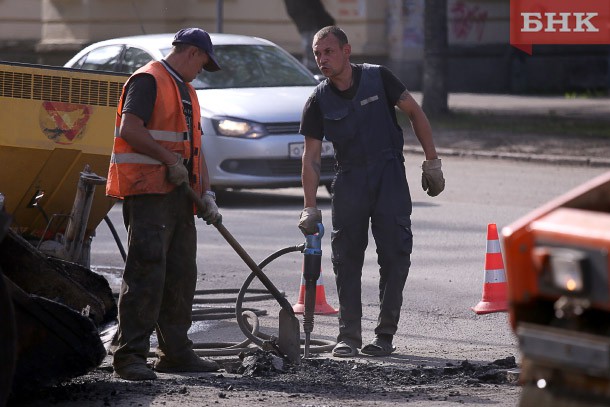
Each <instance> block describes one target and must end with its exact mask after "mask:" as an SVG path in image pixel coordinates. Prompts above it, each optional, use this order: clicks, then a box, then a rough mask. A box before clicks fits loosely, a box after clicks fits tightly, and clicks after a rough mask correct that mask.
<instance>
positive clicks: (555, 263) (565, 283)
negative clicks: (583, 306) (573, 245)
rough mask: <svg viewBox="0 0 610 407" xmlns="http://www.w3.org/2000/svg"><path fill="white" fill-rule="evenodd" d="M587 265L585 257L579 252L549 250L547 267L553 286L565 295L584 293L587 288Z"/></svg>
mask: <svg viewBox="0 0 610 407" xmlns="http://www.w3.org/2000/svg"><path fill="white" fill-rule="evenodd" d="M587 264H588V260H587V255H586V254H585V253H583V252H581V251H579V250H573V249H553V250H551V253H550V256H549V265H550V268H551V276H552V281H553V285H554V286H555V287H556V288H558V289H560V290H561V291H563V292H565V293H572V294H582V293H584V291H585V289H586V288H587V287H586V286H587V284H586V278H587V276H586V272H587V268H588V266H587Z"/></svg>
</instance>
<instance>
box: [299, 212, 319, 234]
mask: <svg viewBox="0 0 610 407" xmlns="http://www.w3.org/2000/svg"><path fill="white" fill-rule="evenodd" d="M319 223H322V211H321V210H319V209H318V208H314V207H307V208H305V209H303V211H302V212H301V218H300V219H299V229H301V232H303V234H305V235H313V234H315V233H317V232H318V224H319Z"/></svg>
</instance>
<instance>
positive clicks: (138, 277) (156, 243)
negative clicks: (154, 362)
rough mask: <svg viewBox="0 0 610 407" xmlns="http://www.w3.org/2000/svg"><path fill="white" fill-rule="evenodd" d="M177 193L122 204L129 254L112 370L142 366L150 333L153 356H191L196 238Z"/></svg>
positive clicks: (183, 201)
mask: <svg viewBox="0 0 610 407" xmlns="http://www.w3.org/2000/svg"><path fill="white" fill-rule="evenodd" d="M192 208H193V207H192V203H191V202H190V200H189V199H188V197H187V195H186V192H185V191H184V189H183V188H175V189H174V190H173V191H172V192H170V193H168V194H165V195H137V196H131V197H127V198H126V199H125V201H124V202H123V220H124V222H125V227H126V228H127V232H128V242H129V251H128V255H127V262H126V264H125V271H124V273H123V282H122V285H121V291H120V296H119V302H118V308H119V331H118V336H117V340H118V343H117V344H116V346H115V347H114V360H113V365H114V366H115V367H122V366H127V365H130V364H133V363H146V356H147V354H148V352H149V349H150V335H151V334H152V332H153V330H155V329H156V332H157V338H158V341H159V354H160V355H167V357H170V358H172V359H173V358H176V359H179V358H180V357H181V356H183V355H186V354H188V353H190V352H192V346H193V343H192V342H191V341H190V339H189V338H188V335H187V333H188V330H189V328H190V326H191V313H192V304H193V297H194V294H195V286H196V282H197V262H196V248H197V233H196V229H195V221H194V216H193V209H192Z"/></svg>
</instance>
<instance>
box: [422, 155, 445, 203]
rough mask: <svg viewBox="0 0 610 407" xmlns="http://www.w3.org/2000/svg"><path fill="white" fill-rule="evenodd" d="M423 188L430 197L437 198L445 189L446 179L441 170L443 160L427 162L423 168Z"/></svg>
mask: <svg viewBox="0 0 610 407" xmlns="http://www.w3.org/2000/svg"><path fill="white" fill-rule="evenodd" d="M421 169H422V174H421V186H422V188H423V189H424V191H426V192H427V193H428V195H430V196H437V195H438V194H440V193H441V192H443V190H444V189H445V178H443V170H442V169H441V159H440V158H436V159H434V160H426V161H424V162H423V163H422V166H421Z"/></svg>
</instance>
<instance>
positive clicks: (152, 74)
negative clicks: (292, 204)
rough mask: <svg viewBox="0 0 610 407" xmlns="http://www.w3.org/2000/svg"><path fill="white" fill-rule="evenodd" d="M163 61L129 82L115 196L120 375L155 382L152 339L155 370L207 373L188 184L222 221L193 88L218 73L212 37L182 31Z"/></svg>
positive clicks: (115, 157) (120, 115) (118, 135)
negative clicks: (122, 231) (192, 333)
mask: <svg viewBox="0 0 610 407" xmlns="http://www.w3.org/2000/svg"><path fill="white" fill-rule="evenodd" d="M172 45H173V48H172V50H171V52H170V53H169V54H168V55H167V57H166V58H165V59H163V60H161V61H152V62H149V63H148V64H147V65H145V66H143V67H142V68H140V69H138V70H137V71H136V72H135V73H134V74H133V75H132V76H131V77H130V78H129V79H128V80H127V82H126V83H125V85H124V87H123V92H122V94H121V98H120V102H119V105H118V109H117V118H116V123H115V137H114V146H113V151H112V156H111V159H110V168H109V171H108V182H107V186H106V194H107V195H109V196H113V197H116V198H120V199H122V200H123V219H124V222H125V227H126V228H127V232H128V240H129V241H128V245H129V251H128V255H127V259H126V263H125V270H124V273H123V281H122V285H121V291H120V295H119V301H118V308H119V329H118V332H117V335H116V336H115V340H114V343H113V346H112V352H113V367H114V371H115V375H116V376H118V377H120V378H123V379H126V380H152V379H155V378H156V377H157V376H156V373H155V372H154V371H153V370H151V369H150V368H149V367H148V366H147V364H146V362H147V355H148V352H149V350H150V336H151V335H152V333H153V331H154V330H156V333H157V338H158V341H159V346H158V352H157V353H158V359H157V360H156V361H155V363H154V370H156V371H159V372H206V371H214V370H218V368H219V366H218V364H217V363H216V362H214V361H213V360H209V359H202V358H200V357H198V356H197V355H196V354H195V352H194V350H193V343H192V341H191V340H190V339H189V338H188V335H187V334H188V330H189V329H190V327H191V320H192V319H191V317H192V315H191V313H192V303H193V297H194V294H195V286H196V281H197V261H196V249H197V231H196V228H195V221H194V216H193V208H194V206H193V203H192V202H191V200H190V199H189V197H188V194H187V191H186V188H185V187H186V186H185V185H183V184H185V183H188V184H190V186H191V187H192V188H193V189H194V190H195V191H196V192H197V193H198V194H199V196H202V200H203V201H204V203H205V210H204V211H202V212H201V213H198V216H200V217H202V218H203V219H204V220H206V221H207V222H208V223H216V222H220V221H221V215H220V213H219V211H218V207H217V205H216V203H215V195H214V193H213V192H212V191H211V190H210V183H209V178H208V172H207V167H206V163H205V157H204V155H203V152H202V151H201V123H200V120H201V113H200V107H199V102H198V100H197V95H196V93H195V89H194V88H193V87H192V86H191V85H190V82H191V81H192V80H193V79H195V77H196V76H197V75H199V74H200V73H201V71H202V70H206V71H210V72H213V71H217V70H219V69H220V66H219V64H218V62H217V60H216V57H215V55H214V48H213V45H212V41H211V39H210V36H209V34H208V33H207V32H205V31H204V30H201V29H199V28H186V29H182V30H180V31H179V32H178V33H176V35H175V37H174V41H173V43H172Z"/></svg>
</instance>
